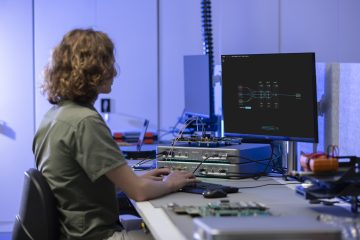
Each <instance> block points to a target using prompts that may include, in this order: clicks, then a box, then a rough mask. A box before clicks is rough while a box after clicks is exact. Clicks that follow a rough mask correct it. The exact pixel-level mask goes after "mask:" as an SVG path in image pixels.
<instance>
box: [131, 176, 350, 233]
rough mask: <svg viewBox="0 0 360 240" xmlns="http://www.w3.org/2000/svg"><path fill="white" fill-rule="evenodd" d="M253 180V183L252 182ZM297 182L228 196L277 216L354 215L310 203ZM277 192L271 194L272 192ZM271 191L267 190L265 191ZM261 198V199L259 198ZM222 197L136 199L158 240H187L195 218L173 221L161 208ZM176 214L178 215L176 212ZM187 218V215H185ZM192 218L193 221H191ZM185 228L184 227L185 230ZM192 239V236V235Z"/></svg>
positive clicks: (257, 183) (229, 198)
mask: <svg viewBox="0 0 360 240" xmlns="http://www.w3.org/2000/svg"><path fill="white" fill-rule="evenodd" d="M267 179H269V178H266V177H264V178H262V181H260V182H259V181H255V180H252V179H248V180H245V181H243V183H244V182H246V184H247V185H248V184H250V185H252V184H255V185H262V184H263V183H266V181H267ZM272 180H274V179H272ZM209 181H211V182H219V183H222V184H225V182H226V180H224V179H209ZM275 181H277V182H278V183H285V182H284V181H283V180H281V179H275ZM251 182H253V183H251ZM236 184H237V183H236V181H234V180H231V182H230V184H228V185H233V186H234V185H236ZM294 187H295V185H292V184H291V185H284V186H281V185H280V186H268V187H265V188H267V189H265V188H262V187H260V188H250V189H240V190H239V191H240V193H235V194H228V197H227V198H226V199H228V200H230V201H231V202H233V201H239V199H240V200H241V201H242V200H244V201H251V200H253V201H259V202H261V203H264V204H265V205H267V206H268V207H270V212H274V213H275V215H279V214H280V215H284V216H298V215H303V216H310V217H313V218H316V216H318V215H319V214H321V213H323V214H324V213H325V214H332V215H335V214H340V215H343V216H344V215H348V216H350V215H351V214H350V212H349V211H348V210H347V209H345V208H343V207H342V206H333V207H332V206H324V205H321V204H318V205H312V204H309V203H308V201H307V200H305V199H303V198H302V197H301V196H298V195H296V193H295V192H294V190H293V189H294ZM272 191H273V192H274V193H273V194H269V192H270V193H271V192H272ZM283 191H284V192H287V193H288V194H286V196H283V195H281V194H279V193H281V192H283ZM265 192H267V193H265ZM258 199H261V200H258ZM218 200H219V199H204V198H202V196H201V195H199V194H190V193H173V194H170V195H167V196H164V197H162V198H159V199H155V200H152V201H144V202H135V203H134V206H135V208H136V209H137V211H138V212H139V214H140V215H141V217H142V218H143V220H144V222H145V224H146V225H147V227H148V229H149V230H150V232H151V233H152V235H153V236H154V238H155V239H158V240H168V239H170V240H185V239H189V238H190V237H191V236H192V231H193V229H191V227H190V228H189V226H191V224H192V219H191V218H190V217H189V220H186V222H184V220H183V219H184V217H182V218H183V219H182V220H180V221H173V220H174V219H171V217H170V216H169V215H168V214H167V213H166V211H165V210H164V209H163V208H162V207H161V206H164V205H166V204H168V203H170V202H174V203H177V204H178V205H183V206H188V205H194V206H196V205H204V204H206V203H208V202H213V201H218ZM175 216H176V214H175ZM185 219H186V218H185ZM190 221H191V222H190ZM181 223H186V224H184V225H187V227H185V228H186V229H188V230H187V231H186V232H185V233H184V227H183V226H180V225H181ZM181 228H182V229H181ZM190 239H192V238H190Z"/></svg>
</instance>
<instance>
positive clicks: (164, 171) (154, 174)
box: [141, 168, 171, 181]
mask: <svg viewBox="0 0 360 240" xmlns="http://www.w3.org/2000/svg"><path fill="white" fill-rule="evenodd" d="M170 172H171V170H170V169H169V168H157V169H152V170H150V171H148V172H146V173H144V174H143V175H141V177H143V178H148V179H151V180H155V181H162V180H163V178H164V176H166V175H168V174H169V173H170Z"/></svg>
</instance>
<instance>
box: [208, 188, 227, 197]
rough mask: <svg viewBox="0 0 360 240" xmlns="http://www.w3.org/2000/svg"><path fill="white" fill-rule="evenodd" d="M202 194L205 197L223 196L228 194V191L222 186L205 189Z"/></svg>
mask: <svg viewBox="0 0 360 240" xmlns="http://www.w3.org/2000/svg"><path fill="white" fill-rule="evenodd" d="M202 195H203V196H204V198H222V197H226V196H227V192H225V191H224V190H222V189H220V188H216V189H208V190H205V191H204V192H203V193H202Z"/></svg>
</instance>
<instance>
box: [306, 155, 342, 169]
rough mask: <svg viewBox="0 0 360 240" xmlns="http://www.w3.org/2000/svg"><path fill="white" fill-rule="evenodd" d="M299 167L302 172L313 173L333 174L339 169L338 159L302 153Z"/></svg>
mask: <svg viewBox="0 0 360 240" xmlns="http://www.w3.org/2000/svg"><path fill="white" fill-rule="evenodd" d="M300 165H301V167H302V168H303V170H304V171H312V172H314V173H325V172H334V171H337V170H338V168H339V162H338V159H337V158H335V157H329V156H327V154H325V153H311V154H305V153H302V154H301V157H300Z"/></svg>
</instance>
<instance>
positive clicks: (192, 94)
mask: <svg viewBox="0 0 360 240" xmlns="http://www.w3.org/2000/svg"><path fill="white" fill-rule="evenodd" d="M209 71H210V69H209V56H208V55H190V56H184V91H185V113H187V114H190V115H194V116H201V117H206V118H209V117H210V116H211V115H212V111H213V110H212V101H213V100H212V97H211V89H210V87H211V84H210V82H211V81H210V74H209Z"/></svg>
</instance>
